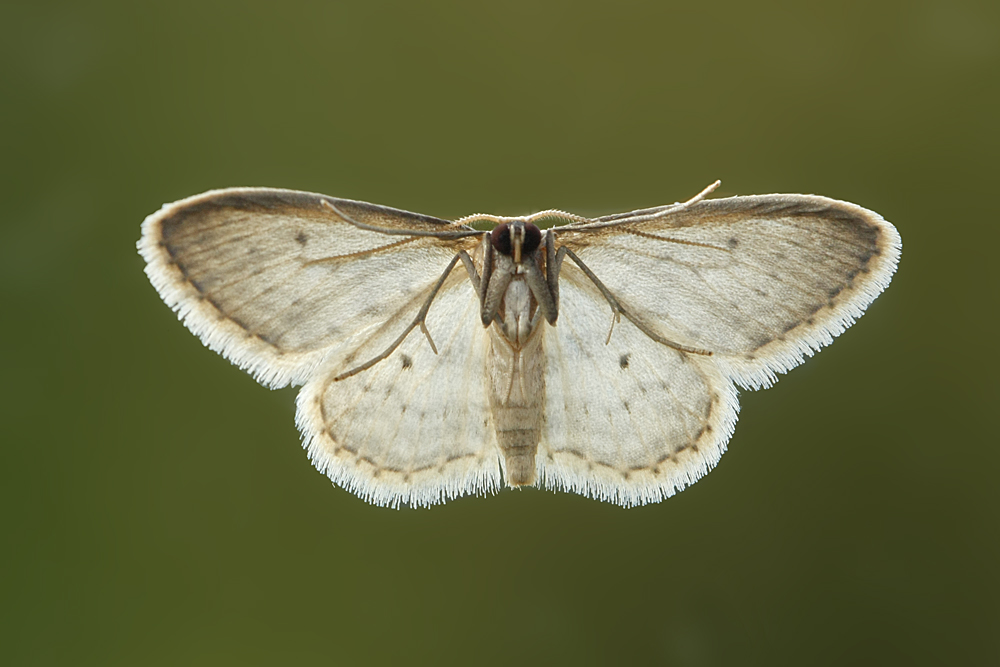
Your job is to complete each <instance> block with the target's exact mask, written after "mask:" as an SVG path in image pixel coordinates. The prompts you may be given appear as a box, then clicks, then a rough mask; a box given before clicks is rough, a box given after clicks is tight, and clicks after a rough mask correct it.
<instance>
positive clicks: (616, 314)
mask: <svg viewBox="0 0 1000 667" xmlns="http://www.w3.org/2000/svg"><path fill="white" fill-rule="evenodd" d="M563 250H565V251H566V254H567V255H569V258H570V259H572V260H573V262H574V263H575V264H576V265H577V266H579V267H580V270H581V271H583V273H584V274H585V275H586V276H587V277H588V278H590V282H592V283H594V285H595V286H596V287H597V289H599V290H600V291H601V294H602V295H603V296H604V298H605V299H606V300H607V302H608V304H610V306H611V312H612V320H611V330H609V331H608V339H607V340H606V341H605V342H604V344H605V345H607V344H608V343H610V342H611V332H612V331H614V328H615V322H617V321H618V320H619V319H620V316H621V315H624V316H625V319H627V320H628V321H629V322H631V323H632V324H634V325H635V326H636V328H637V329H639V331H641V332H642V333H644V334H646V335H647V336H649V337H650V338H652V339H653V340H655V341H656V342H657V343H660V344H662V345H666V346H667V347H672V348H673V349H675V350H678V351H680V352H690V353H691V354H704V355H706V356H711V354H712V353H711V352H710V351H709V350H702V349H699V348H697V347H688V346H687V345H681V344H680V343H675V342H674V341H672V340H668V339H666V338H664V337H663V336H661V335H659V334H658V333H656V332H655V331H652V330H651V329H650V328H649V327H647V326H646V325H645V324H643V323H642V322H641V321H639V319H638V318H636V317H635V316H633V315H632V313H630V312H629V311H628V310H626V309H625V308H624V307H623V306H622V305H621V303H619V301H618V299H616V298H615V295H614V294H612V293H611V290H609V289H608V288H607V287H606V286H605V285H604V283H602V282H601V280H600V278H598V277H597V276H596V275H595V274H594V272H593V271H591V270H590V267H588V266H587V265H586V264H584V263H583V260H582V259H580V258H579V257H577V256H576V253H575V252H573V251H572V250H570V249H569V248H567V247H566V246H563V247H562V248H560V249H559V252H560V253H562V251H563Z"/></svg>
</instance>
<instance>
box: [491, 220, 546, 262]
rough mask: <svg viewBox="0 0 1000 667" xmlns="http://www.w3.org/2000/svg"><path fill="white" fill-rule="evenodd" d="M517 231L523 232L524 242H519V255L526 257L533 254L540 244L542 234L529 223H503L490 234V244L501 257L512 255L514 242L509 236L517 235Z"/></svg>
mask: <svg viewBox="0 0 1000 667" xmlns="http://www.w3.org/2000/svg"><path fill="white" fill-rule="evenodd" d="M518 229H523V230H524V241H522V242H521V255H522V256H526V255H530V254H531V253H533V252H535V250H537V249H538V246H539V244H540V243H541V242H542V232H541V230H539V229H538V227H536V226H535V225H533V224H531V223H530V222H515V223H513V224H511V223H507V222H505V223H503V224H502V225H497V226H496V227H494V228H493V231H492V232H490V243H492V244H493V247H494V248H495V249H496V251H497V252H498V253H500V254H501V255H512V254H514V242H513V239H512V238H511V234H517V233H518Z"/></svg>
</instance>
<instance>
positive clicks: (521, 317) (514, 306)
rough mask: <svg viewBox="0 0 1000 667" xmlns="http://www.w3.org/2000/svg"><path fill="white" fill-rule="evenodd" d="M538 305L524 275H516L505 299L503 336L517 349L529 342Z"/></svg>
mask: <svg viewBox="0 0 1000 667" xmlns="http://www.w3.org/2000/svg"><path fill="white" fill-rule="evenodd" d="M537 309H538V303H537V302H536V301H535V298H534V297H533V296H532V294H531V290H530V289H529V288H528V283H526V282H525V281H524V276H523V275H515V276H514V279H513V280H511V281H510V285H508V286H507V291H506V293H504V298H503V334H504V336H505V337H506V338H507V340H508V341H509V342H510V343H511V344H512V345H514V346H515V347H517V348H521V347H523V346H524V345H525V344H526V343H527V342H528V338H529V336H531V332H532V331H533V330H534V328H535V327H534V325H535V324H537V319H536V318H535V317H534V315H535V312H536V311H537Z"/></svg>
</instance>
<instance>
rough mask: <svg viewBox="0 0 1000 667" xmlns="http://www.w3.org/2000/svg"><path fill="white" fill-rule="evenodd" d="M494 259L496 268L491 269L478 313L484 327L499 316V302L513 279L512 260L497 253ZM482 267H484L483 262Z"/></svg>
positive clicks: (513, 268) (513, 267)
mask: <svg viewBox="0 0 1000 667" xmlns="http://www.w3.org/2000/svg"><path fill="white" fill-rule="evenodd" d="M491 250H492V248H491ZM495 259H496V266H495V267H493V268H491V273H490V278H489V281H488V282H486V290H485V293H484V295H483V307H482V310H481V311H480V315H481V316H482V320H483V326H484V327H488V326H489V325H490V324H492V323H493V319H494V318H496V317H497V316H498V315H499V311H500V302H501V301H502V300H503V295H504V293H505V292H506V291H507V286H508V285H510V281H511V279H513V278H514V271H515V269H516V267H515V266H514V260H512V259H511V258H510V257H508V256H507V255H501V254H499V253H498V254H497V255H496V257H495ZM483 265H484V267H485V262H484V263H483Z"/></svg>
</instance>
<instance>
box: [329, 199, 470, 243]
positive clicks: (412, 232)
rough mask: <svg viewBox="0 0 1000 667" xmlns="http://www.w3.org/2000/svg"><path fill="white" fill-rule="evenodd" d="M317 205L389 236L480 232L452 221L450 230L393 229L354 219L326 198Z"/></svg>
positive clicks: (455, 236) (459, 236)
mask: <svg viewBox="0 0 1000 667" xmlns="http://www.w3.org/2000/svg"><path fill="white" fill-rule="evenodd" d="M319 205H320V206H322V207H323V208H325V209H327V210H328V211H331V212H332V213H333V214H334V215H336V216H337V217H338V218H340V219H341V220H343V221H344V222H346V223H348V224H350V225H354V226H355V227H357V228H358V229H363V230H365V231H366V232H377V233H379V234H387V235H389V236H431V237H434V238H438V239H464V238H465V237H467V236H476V235H477V234H480V233H481V232H479V231H477V230H475V229H463V227H462V226H461V225H459V224H458V223H452V224H454V225H455V227H454V228H452V229H450V230H447V231H446V230H441V231H438V232H431V231H424V230H419V229H393V228H391V227H377V226H375V225H369V224H367V223H364V222H360V221H358V220H355V219H354V218H352V217H351V216H349V215H347V214H346V213H344V212H343V211H341V210H340V209H339V208H337V206H336V205H335V204H333V203H331V202H329V201H327V200H326V199H321V200H320V202H319Z"/></svg>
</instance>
